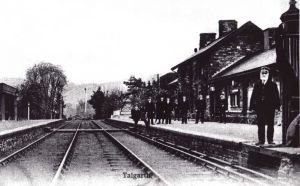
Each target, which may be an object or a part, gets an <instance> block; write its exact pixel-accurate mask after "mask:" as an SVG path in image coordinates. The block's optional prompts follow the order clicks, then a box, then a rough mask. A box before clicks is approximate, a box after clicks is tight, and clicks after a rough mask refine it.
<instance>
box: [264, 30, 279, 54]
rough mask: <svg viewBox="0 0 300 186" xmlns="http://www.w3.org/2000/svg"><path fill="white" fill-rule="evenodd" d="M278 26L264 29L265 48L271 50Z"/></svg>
mask: <svg viewBox="0 0 300 186" xmlns="http://www.w3.org/2000/svg"><path fill="white" fill-rule="evenodd" d="M275 31H276V28H267V29H266V30H264V49H265V50H269V49H271V48H272V47H273V46H274V45H275Z"/></svg>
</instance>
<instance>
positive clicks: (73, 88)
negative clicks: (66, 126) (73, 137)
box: [0, 78, 126, 116]
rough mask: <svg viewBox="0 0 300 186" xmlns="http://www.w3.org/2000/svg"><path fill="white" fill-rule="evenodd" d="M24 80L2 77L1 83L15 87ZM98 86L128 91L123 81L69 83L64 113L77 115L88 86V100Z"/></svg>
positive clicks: (64, 94) (65, 96)
mask: <svg viewBox="0 0 300 186" xmlns="http://www.w3.org/2000/svg"><path fill="white" fill-rule="evenodd" d="M23 81H24V80H23V79H21V78H1V79H0V82H1V83H6V84H8V85H10V86H13V87H18V86H19V85H21V83H22V82H23ZM98 87H101V90H102V91H104V92H106V91H110V90H113V89H118V90H121V91H126V86H125V85H124V84H123V82H121V81H118V82H108V83H100V84H96V83H87V84H75V83H72V82H70V83H68V84H67V86H66V87H65V89H64V92H63V96H64V100H65V104H66V108H65V109H64V114H65V115H67V116H69V115H75V113H76V105H77V104H78V102H79V101H80V100H84V98H85V91H84V89H85V88H86V95H87V100H89V99H90V97H91V95H92V94H93V92H94V91H96V90H97V89H98Z"/></svg>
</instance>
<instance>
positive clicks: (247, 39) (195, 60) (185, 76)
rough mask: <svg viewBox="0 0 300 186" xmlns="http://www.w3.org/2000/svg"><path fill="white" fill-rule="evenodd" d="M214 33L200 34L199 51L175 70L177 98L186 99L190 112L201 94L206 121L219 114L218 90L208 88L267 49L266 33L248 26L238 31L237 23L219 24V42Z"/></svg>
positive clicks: (254, 26) (250, 24)
mask: <svg viewBox="0 0 300 186" xmlns="http://www.w3.org/2000/svg"><path fill="white" fill-rule="evenodd" d="M215 36H216V34H214V33H201V34H200V42H199V50H198V51H195V53H194V54H193V55H192V56H190V57H188V58H187V59H186V60H184V61H183V62H181V63H179V64H177V65H176V66H174V67H172V68H171V70H176V69H177V73H178V96H179V97H181V96H182V95H185V96H187V98H188V100H189V102H190V105H191V109H193V107H194V102H195V99H196V97H197V95H199V94H200V93H201V94H203V95H204V96H205V97H206V99H207V114H206V117H210V118H213V117H214V114H215V110H216V105H215V101H214V100H215V99H216V96H217V95H216V94H215V90H214V88H215V87H210V86H209V80H210V79H211V78H212V76H213V75H214V74H215V73H216V72H219V71H220V70H222V69H223V68H224V67H227V66H229V65H231V64H233V63H235V62H237V61H238V60H240V59H243V58H244V57H246V56H248V55H250V54H253V53H256V52H258V51H261V50H262V49H263V48H264V34H263V31H262V30H261V29H260V28H259V27H258V26H256V25H255V24H253V23H252V22H250V21H249V22H247V23H245V24H244V25H242V26H241V27H239V28H237V22H236V21H235V20H221V21H219V38H218V39H216V38H215Z"/></svg>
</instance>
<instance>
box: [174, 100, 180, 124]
mask: <svg viewBox="0 0 300 186" xmlns="http://www.w3.org/2000/svg"><path fill="white" fill-rule="evenodd" d="M173 107H174V120H175V121H176V120H178V121H179V120H180V109H179V104H178V100H177V99H175V102H174V104H173Z"/></svg>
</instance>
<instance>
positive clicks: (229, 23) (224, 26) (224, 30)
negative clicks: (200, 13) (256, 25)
mask: <svg viewBox="0 0 300 186" xmlns="http://www.w3.org/2000/svg"><path fill="white" fill-rule="evenodd" d="M236 29H237V21H236V20H220V21H219V37H223V36H225V35H227V34H228V33H229V32H231V31H233V30H236Z"/></svg>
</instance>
